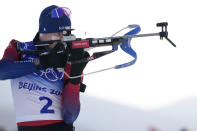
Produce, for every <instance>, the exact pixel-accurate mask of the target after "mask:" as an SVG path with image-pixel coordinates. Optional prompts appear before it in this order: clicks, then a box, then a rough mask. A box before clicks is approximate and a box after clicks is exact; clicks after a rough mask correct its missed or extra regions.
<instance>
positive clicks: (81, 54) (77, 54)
mask: <svg viewBox="0 0 197 131" xmlns="http://www.w3.org/2000/svg"><path fill="white" fill-rule="evenodd" d="M89 56H90V55H89V53H88V52H86V51H84V50H83V49H74V50H71V57H70V61H71V70H70V76H71V77H72V76H78V75H81V74H82V72H83V70H84V68H85V67H86V65H87V63H88V62H82V63H74V64H72V61H76V60H81V59H84V58H88V57H89ZM70 82H71V83H72V84H79V83H80V82H81V77H78V78H74V79H70Z"/></svg>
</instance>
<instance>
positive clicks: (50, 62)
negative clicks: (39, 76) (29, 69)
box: [34, 43, 68, 69]
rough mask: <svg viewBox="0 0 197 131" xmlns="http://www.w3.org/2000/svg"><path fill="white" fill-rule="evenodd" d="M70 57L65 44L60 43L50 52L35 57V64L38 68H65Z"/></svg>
mask: <svg viewBox="0 0 197 131" xmlns="http://www.w3.org/2000/svg"><path fill="white" fill-rule="evenodd" d="M67 59H68V53H67V52H66V50H65V49H64V47H63V45H62V44H60V43H58V44H57V45H56V46H55V47H54V48H52V49H50V50H49V53H48V54H41V55H40V56H39V58H36V59H34V64H35V65H36V66H37V68H38V69H46V68H64V67H65V65H66V63H67Z"/></svg>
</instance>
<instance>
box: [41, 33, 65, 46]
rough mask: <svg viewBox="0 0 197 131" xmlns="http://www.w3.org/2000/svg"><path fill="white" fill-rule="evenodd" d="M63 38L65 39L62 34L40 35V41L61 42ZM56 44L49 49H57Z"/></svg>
mask: <svg viewBox="0 0 197 131" xmlns="http://www.w3.org/2000/svg"><path fill="white" fill-rule="evenodd" d="M62 37H63V33H62V32H57V33H46V34H40V41H50V40H61V39H62ZM56 44H57V42H54V43H53V44H50V45H49V48H53V47H55V45H56Z"/></svg>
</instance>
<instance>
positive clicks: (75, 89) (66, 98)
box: [62, 64, 80, 124]
mask: <svg viewBox="0 0 197 131" xmlns="http://www.w3.org/2000/svg"><path fill="white" fill-rule="evenodd" d="M70 69H71V65H70V64H67V65H66V67H65V72H66V73H67V74H69V75H70ZM64 80H65V81H66V82H65V83H66V84H65V86H64V88H63V91H62V116H63V119H64V121H65V123H67V124H71V123H73V122H74V121H75V120H76V119H77V117H78V115H79V112H80V98H79V94H80V83H79V84H76V85H75V84H72V83H71V82H69V79H68V77H67V76H64Z"/></svg>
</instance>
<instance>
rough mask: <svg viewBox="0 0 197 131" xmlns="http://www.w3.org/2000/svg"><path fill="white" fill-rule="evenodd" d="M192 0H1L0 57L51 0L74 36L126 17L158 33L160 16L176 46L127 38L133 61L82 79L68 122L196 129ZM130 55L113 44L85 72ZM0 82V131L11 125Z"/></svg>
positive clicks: (88, 128)
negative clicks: (77, 106)
mask: <svg viewBox="0 0 197 131" xmlns="http://www.w3.org/2000/svg"><path fill="white" fill-rule="evenodd" d="M194 2H195V1H194V0H187V1H184V0H182V1H181V0H173V1H172V0H165V1H162V0H149V1H146V0H133V1H131V0H116V1H112V0H108V1H106V0H94V1H93V0H83V1H77V0H61V1H58V0H48V1H46V0H34V1H26V0H17V1H13V0H6V1H1V2H0V4H1V8H0V12H1V21H0V29H1V31H0V36H1V39H0V45H1V48H0V56H1V57H2V55H3V52H4V49H5V48H6V47H7V46H8V43H9V41H10V40H11V39H17V40H19V41H22V42H25V41H31V40H32V39H33V37H34V36H35V34H36V32H37V31H38V20H39V15H40V12H41V11H42V10H43V9H44V8H45V7H47V6H49V5H52V4H55V5H58V6H65V7H69V8H70V9H71V11H72V18H71V20H72V27H73V28H74V29H75V31H73V34H75V35H76V36H77V37H80V38H91V37H93V38H98V37H107V36H111V35H112V34H114V33H115V32H116V31H118V30H120V29H121V28H123V27H126V26H127V25H130V24H139V25H140V26H141V29H142V30H141V32H140V33H155V32H160V29H159V28H157V27H156V23H157V22H168V23H169V26H168V31H169V38H170V39H171V40H172V41H173V42H174V43H175V44H176V45H177V48H174V47H172V46H171V45H170V44H169V43H168V42H167V41H166V40H163V41H161V40H160V39H159V37H147V38H135V39H132V41H131V46H132V47H133V49H134V50H135V51H136V52H137V55H138V60H137V62H136V64H135V65H133V66H131V67H128V68H124V69H120V70H110V71H106V72H102V73H98V74H94V75H89V76H86V77H85V78H84V83H85V84H86V85H87V89H86V92H85V93H84V94H81V113H80V116H79V118H78V120H77V121H76V123H75V126H76V128H77V129H78V130H79V131H122V130H124V131H196V130H197V125H196V123H195V122H196V121H197V82H196V80H195V78H196V74H197V70H196V67H197V62H196V61H195V60H196V56H197V52H196V49H197V45H196V29H197V28H196V23H197V19H196V17H195V16H196V14H195V12H197V9H196V6H195V5H196V4H195V3H194ZM119 35H123V34H121V33H120V34H119ZM107 49H108V48H107ZM97 50H99V49H94V50H91V51H90V53H92V52H95V51H97ZM102 50H106V48H104V49H102ZM131 60H132V58H131V57H129V56H128V55H126V54H124V52H122V51H120V50H118V51H117V52H115V53H113V54H111V55H108V56H106V57H103V58H100V59H98V60H95V61H92V62H90V63H89V64H88V66H87V68H86V69H85V73H88V72H91V71H95V70H99V69H103V68H107V67H111V66H114V65H117V64H121V63H124V62H128V61H131ZM0 89H1V91H0V127H1V128H0V131H4V130H8V131H14V130H15V129H16V124H15V113H14V107H13V101H12V94H11V90H10V84H9V81H8V80H7V81H0Z"/></svg>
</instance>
